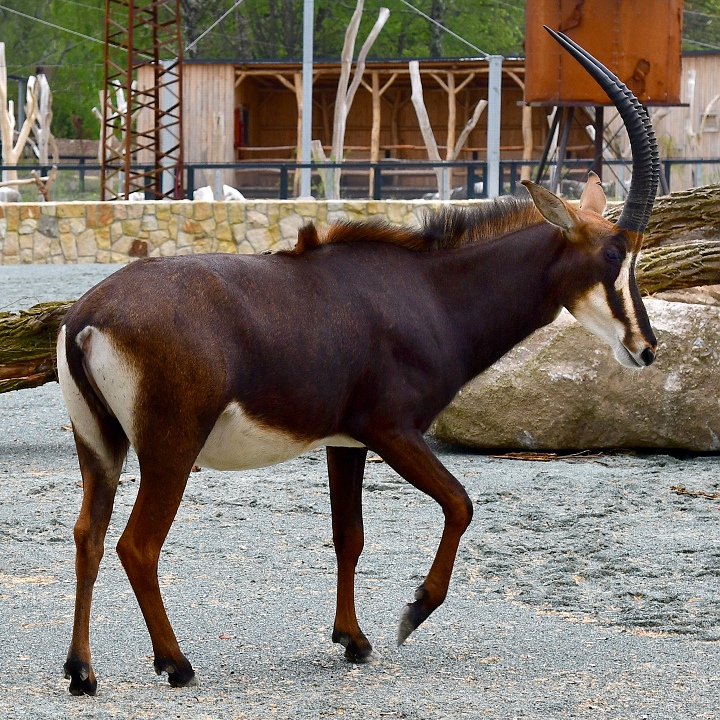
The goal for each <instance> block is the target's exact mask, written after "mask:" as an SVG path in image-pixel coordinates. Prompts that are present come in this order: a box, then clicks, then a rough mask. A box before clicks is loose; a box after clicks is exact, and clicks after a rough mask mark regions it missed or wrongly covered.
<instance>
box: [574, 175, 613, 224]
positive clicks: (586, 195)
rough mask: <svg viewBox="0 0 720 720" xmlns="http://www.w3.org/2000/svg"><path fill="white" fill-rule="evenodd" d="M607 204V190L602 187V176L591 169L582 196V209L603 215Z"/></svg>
mask: <svg viewBox="0 0 720 720" xmlns="http://www.w3.org/2000/svg"><path fill="white" fill-rule="evenodd" d="M606 204H607V200H606V198H605V191H604V190H603V189H602V184H601V183H600V178H599V177H598V176H597V175H596V174H595V173H594V172H592V171H590V174H589V175H588V180H587V183H586V184H585V189H584V190H583V192H582V195H581V196H580V209H581V210H589V211H590V212H594V213H597V214H598V215H602V214H603V213H604V212H605V205H606Z"/></svg>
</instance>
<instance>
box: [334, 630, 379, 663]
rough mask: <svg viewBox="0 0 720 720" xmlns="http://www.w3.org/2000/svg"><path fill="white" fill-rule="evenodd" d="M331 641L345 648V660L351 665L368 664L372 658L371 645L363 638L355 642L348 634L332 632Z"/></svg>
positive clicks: (373, 654) (373, 655)
mask: <svg viewBox="0 0 720 720" xmlns="http://www.w3.org/2000/svg"><path fill="white" fill-rule="evenodd" d="M332 640H333V642H334V643H338V644H339V645H342V646H343V647H344V648H345V659H346V660H347V661H348V662H351V663H355V664H358V663H366V662H370V661H371V660H372V659H373V658H374V657H375V653H374V652H373V649H372V645H371V644H370V643H369V642H368V640H367V638H366V637H365V636H363V637H362V640H361V641H360V642H355V641H354V640H353V639H352V638H351V637H350V635H349V634H348V633H345V632H339V631H338V630H333V634H332Z"/></svg>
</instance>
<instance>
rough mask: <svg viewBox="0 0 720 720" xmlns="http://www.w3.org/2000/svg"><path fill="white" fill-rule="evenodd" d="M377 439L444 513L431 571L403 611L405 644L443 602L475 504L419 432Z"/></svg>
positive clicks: (405, 475)
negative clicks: (473, 504) (413, 598)
mask: <svg viewBox="0 0 720 720" xmlns="http://www.w3.org/2000/svg"><path fill="white" fill-rule="evenodd" d="M378 440H379V442H375V443H373V445H372V447H373V449H374V450H376V451H377V452H378V453H379V454H380V455H381V456H382V457H383V459H384V460H385V462H387V463H388V464H389V465H390V467H392V468H393V470H395V471H396V472H397V473H398V474H399V475H401V476H402V477H403V478H405V480H407V481H408V482H409V483H411V484H412V485H414V486H415V487H416V488H418V490H422V491H423V492H424V493H426V494H427V495H429V496H430V497H431V498H433V499H434V500H435V501H436V502H437V503H438V504H439V505H440V507H441V508H442V511H443V514H444V515H445V526H444V528H443V533H442V537H441V539H440V545H439V547H438V549H437V552H436V553H435V559H434V560H433V564H432V566H431V567H430V571H429V572H428V574H427V576H426V578H425V580H424V582H423V583H422V585H420V587H418V588H417V590H416V591H415V602H412V603H409V604H407V605H406V606H405V607H404V608H403V611H402V613H401V615H400V623H399V625H398V635H397V643H398V645H402V643H404V642H405V640H406V639H407V637H408V636H409V635H410V633H412V632H413V630H415V629H416V628H417V627H418V626H419V625H420V624H422V623H423V622H424V621H425V620H426V619H427V618H428V616H429V615H430V613H432V612H433V611H434V610H436V609H437V608H438V607H439V606H440V605H442V603H443V602H444V600H445V597H446V595H447V591H448V586H449V584H450V577H451V575H452V571H453V566H454V564H455V555H456V554H457V549H458V545H459V544H460V538H461V537H462V535H463V533H464V532H465V530H466V529H467V527H468V525H469V524H470V521H471V520H472V515H473V506H472V501H471V500H470V498H469V497H468V494H467V492H466V491H465V488H464V487H463V486H462V485H461V484H460V483H459V482H458V481H457V480H456V479H455V478H454V477H453V476H452V474H451V473H450V472H449V471H448V470H447V469H446V468H445V467H444V466H443V464H442V463H441V462H440V461H439V460H438V459H437V458H436V457H435V455H434V454H433V452H432V451H431V450H430V448H429V447H428V446H427V444H426V443H425V440H424V439H423V437H422V435H421V434H420V433H418V432H411V433H408V434H392V433H385V434H383V435H382V436H381V437H380V438H378Z"/></svg>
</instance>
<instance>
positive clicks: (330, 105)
mask: <svg viewBox="0 0 720 720" xmlns="http://www.w3.org/2000/svg"><path fill="white" fill-rule="evenodd" d="M524 73H525V62H524V60H522V59H506V60H505V61H504V62H503V87H502V131H501V140H500V142H501V154H502V158H503V159H522V158H532V157H534V158H536V159H537V157H538V155H539V152H540V151H541V150H542V148H543V146H544V143H545V137H546V135H547V128H548V123H547V120H546V116H547V110H546V109H542V108H533V109H530V108H526V109H525V110H524V109H523V107H522V104H523V91H524V82H523V78H524ZM183 74H184V79H183V112H184V156H185V161H186V162H188V163H219V162H232V161H240V162H261V161H269V160H270V161H273V160H274V161H277V160H285V161H295V160H296V159H297V158H299V146H298V143H299V137H300V117H301V116H300V112H301V102H302V66H301V64H299V63H265V62H252V63H249V62H245V63H241V62H237V63H230V62H228V63H223V62H202V61H198V62H194V61H189V62H186V63H185V65H184V68H183ZM339 74H340V65H339V63H329V62H328V63H315V65H314V80H313V129H312V137H313V139H314V140H319V141H320V142H321V143H322V145H323V147H324V149H325V152H326V153H327V155H329V154H330V146H331V143H332V126H333V113H334V104H335V95H336V92H337V85H338V79H339ZM420 74H421V78H422V83H423V95H424V100H425V105H426V107H427V111H428V115H429V118H430V122H431V125H432V129H433V132H434V135H435V139H436V142H437V144H438V147H439V151H440V155H441V157H442V158H446V157H447V147H448V146H450V148H451V150H452V148H453V147H454V145H455V142H456V140H457V138H458V136H459V135H460V133H461V132H462V129H463V128H464V126H465V124H466V122H467V121H468V119H469V118H470V117H471V116H472V113H473V110H474V108H475V105H476V104H477V103H478V101H480V100H482V99H486V98H487V94H488V62H487V61H486V60H484V59H463V60H423V61H421V62H420ZM138 80H139V82H140V83H142V82H143V68H142V67H141V68H140V69H139V74H138ZM410 96H411V85H410V72H409V67H408V62H407V61H386V62H379V61H378V62H371V61H370V62H368V63H367V65H366V67H365V72H364V75H363V81H362V84H361V86H360V88H359V89H358V91H357V94H356V95H355V99H354V102H353V105H352V108H351V110H350V114H349V116H348V121H347V129H346V133H345V159H346V160H372V161H381V160H384V159H391V160H401V161H413V160H415V161H419V160H427V158H428V154H427V150H426V147H425V144H424V142H423V139H422V135H421V132H420V127H419V123H418V119H417V115H416V113H415V109H414V107H413V104H412V102H411V100H410ZM486 147H487V111H485V112H484V113H483V115H482V116H481V117H480V120H479V122H478V123H477V126H476V127H475V129H474V130H473V131H472V132H471V133H470V135H469V137H468V138H467V141H466V143H465V145H464V147H463V150H462V152H460V154H459V155H458V160H467V159H480V160H482V159H484V158H485V156H486ZM571 151H575V152H578V153H583V154H586V153H587V152H590V153H591V152H592V143H591V141H590V140H589V138H587V137H586V136H584V134H583V132H582V130H581V129H580V128H579V130H578V132H577V133H576V134H575V135H574V136H573V139H572V141H571ZM245 175H249V176H251V177H252V180H248V179H247V178H246V177H244V176H245ZM343 175H344V176H345V177H346V180H345V182H348V183H351V184H352V183H353V182H356V183H357V184H358V187H359V188H360V187H363V188H364V191H365V193H367V189H368V179H367V177H368V172H367V170H365V171H359V170H358V171H357V173H356V175H357V177H356V179H355V180H353V179H352V178H353V171H348V170H344V171H343ZM430 175H431V173H425V176H426V177H425V178H424V179H423V178H420V177H418V176H417V172H416V173H413V172H408V173H407V174H406V177H405V178H403V179H402V180H401V181H400V182H402V183H404V184H407V185H422V184H424V185H428V184H430V186H432V180H431V179H430ZM459 176H460V173H458V177H459ZM225 182H227V183H228V184H231V185H234V186H235V187H238V188H240V189H241V190H243V188H248V187H249V186H252V185H254V186H259V187H257V189H258V190H259V189H260V188H261V187H262V186H263V185H271V184H275V183H276V182H277V178H276V173H275V176H273V173H272V171H268V172H267V173H263V172H261V171H258V170H257V169H253V170H252V171H251V172H248V173H242V172H234V175H233V174H232V173H229V172H228V173H226V175H225ZM458 182H459V180H458ZM198 183H199V181H196V184H198ZM455 184H457V183H455Z"/></svg>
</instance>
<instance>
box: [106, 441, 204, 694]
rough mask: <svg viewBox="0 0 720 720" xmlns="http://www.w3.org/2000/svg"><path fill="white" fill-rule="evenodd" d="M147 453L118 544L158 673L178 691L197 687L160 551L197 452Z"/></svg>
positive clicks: (141, 458)
mask: <svg viewBox="0 0 720 720" xmlns="http://www.w3.org/2000/svg"><path fill="white" fill-rule="evenodd" d="M160 447H162V446H159V445H155V446H154V448H153V449H152V450H151V451H150V452H148V453H146V452H144V451H143V449H142V448H138V449H137V452H138V460H139V462H140V487H139V489H138V495H137V499H136V500H135V505H134V506H133V509H132V512H131V513H130V518H129V519H128V523H127V526H126V527H125V530H124V531H123V534H122V535H121V537H120V540H119V541H118V544H117V552H118V555H119V557H120V562H121V563H122V565H123V567H124V568H125V572H126V574H127V576H128V579H129V580H130V584H131V585H132V588H133V591H134V592H135V597H136V598H137V601H138V604H139V605H140V610H141V611H142V614H143V617H144V618H145V624H146V625H147V628H148V631H149V633H150V639H151V640H152V646H153V652H154V655H155V663H154V665H155V672H156V673H157V674H158V675H160V674H161V673H163V672H167V674H168V682H169V683H170V685H172V686H173V687H187V686H192V685H197V679H196V678H195V671H194V670H193V667H192V665H191V664H190V662H189V660H188V659H187V658H186V657H185V655H183V653H182V652H181V650H180V646H179V645H178V642H177V639H176V637H175V633H174V632H173V629H172V626H171V625H170V621H169V620H168V616H167V613H166V611H165V606H164V604H163V600H162V596H161V594H160V584H159V581H158V561H159V558H160V550H161V549H162V546H163V543H164V542H165V538H166V537H167V534H168V532H169V530H170V526H171V525H172V523H173V520H174V519H175V515H176V513H177V510H178V507H179V505H180V501H181V499H182V496H183V492H184V491H185V486H186V484H187V479H188V476H189V474H190V470H191V468H192V464H193V462H194V460H195V457H196V456H197V451H195V452H193V451H192V450H187V451H182V450H181V448H180V447H171V446H170V444H169V443H168V442H167V439H166V441H165V444H164V452H161V451H160Z"/></svg>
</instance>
